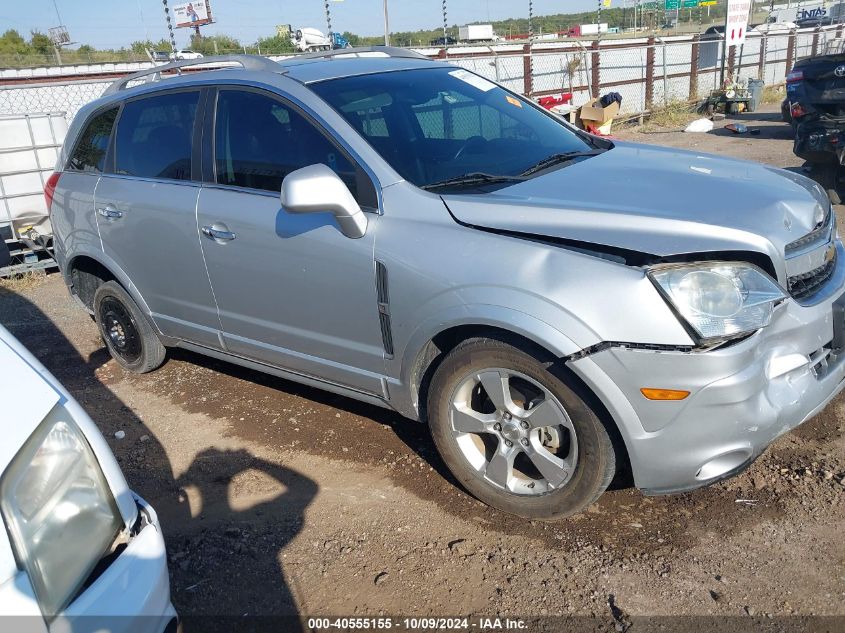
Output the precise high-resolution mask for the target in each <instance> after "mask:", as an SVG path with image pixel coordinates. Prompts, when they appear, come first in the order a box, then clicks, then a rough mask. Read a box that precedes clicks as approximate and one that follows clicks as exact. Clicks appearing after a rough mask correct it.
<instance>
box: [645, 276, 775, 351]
mask: <svg viewBox="0 0 845 633" xmlns="http://www.w3.org/2000/svg"><path fill="white" fill-rule="evenodd" d="M648 274H649V277H651V279H652V281H653V282H654V283H655V284H656V285H657V287H658V288H659V289H660V290H661V291H662V293H663V296H664V297H665V298H666V299H667V300H668V301H669V302H670V303H671V304H672V305H673V306H674V307H675V309H676V310H677V311H678V312H679V313H680V314H681V316H683V318H684V319H685V320H686V321H687V323H689V324H690V326H692V328H693V329H694V330H695V331H696V332H697V333H698V335H699V336H700V337H701V338H702V339H705V340H707V339H724V338H732V337H735V336H740V335H742V334H747V333H750V332H754V331H756V330H759V329H760V328H762V327H766V326H767V325H768V324H769V322H770V321H771V320H772V312H773V310H774V306H775V304H776V303H777V302H778V301H780V300H781V299H783V298H784V297H785V295H784V293H783V291H782V290H781V289H780V286H778V285H777V284H776V283H775V282H774V281H772V279H771V278H770V277H769V276H768V275H766V274H765V273H764V272H763V271H761V270H760V269H759V268H756V267H754V266H752V265H751V264H743V263H725V262H712V263H708V262H703V263H698V264H687V265H680V266H675V265H666V266H656V267H654V268H652V269H651V270H650V271H649V273H648Z"/></svg>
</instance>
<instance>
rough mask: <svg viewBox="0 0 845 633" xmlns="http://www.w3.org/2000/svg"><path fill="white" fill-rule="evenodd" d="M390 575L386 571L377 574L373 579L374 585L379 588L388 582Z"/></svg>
mask: <svg viewBox="0 0 845 633" xmlns="http://www.w3.org/2000/svg"><path fill="white" fill-rule="evenodd" d="M387 576H388V573H387V572H386V571H380V572H379V573H377V574H376V577H375V578H373V584H374V585H376V586H378V585H380V584H382V583H383V582H384V581H385V580H387Z"/></svg>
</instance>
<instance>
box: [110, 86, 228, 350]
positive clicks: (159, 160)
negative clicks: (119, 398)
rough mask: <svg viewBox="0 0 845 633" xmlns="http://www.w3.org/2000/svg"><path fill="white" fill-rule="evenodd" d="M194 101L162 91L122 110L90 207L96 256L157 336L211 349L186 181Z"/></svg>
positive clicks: (214, 337) (193, 202)
mask: <svg viewBox="0 0 845 633" xmlns="http://www.w3.org/2000/svg"><path fill="white" fill-rule="evenodd" d="M200 95H201V93H200V91H199V90H182V91H168V92H166V93H158V94H155V95H153V96H144V97H140V98H137V99H134V100H130V101H127V102H126V104H125V105H124V106H123V109H122V110H121V112H120V115H119V118H118V121H117V130H116V132H115V138H114V145H113V158H111V159H110V162H112V163H113V169H111V170H107V172H111V173H104V174H103V176H102V177H101V178H100V182H99V184H98V185H97V191H96V194H95V203H94V204H95V207H96V213H97V225H98V228H99V231H100V236H101V237H102V241H103V250H104V251H105V253H106V254H107V255H108V256H109V257H110V258H111V259H113V260H114V261H115V262H116V263H117V264H118V266H120V267H121V268H122V269H123V271H124V272H125V273H126V274H127V275H128V276H129V279H130V280H131V281H132V283H133V284H134V285H135V286H136V287H137V289H138V292H139V293H140V295H141V296H142V297H143V298H144V300H145V301H146V303H147V305H148V306H149V308H150V311H151V312H152V317H153V319H154V320H155V322H156V324H157V325H158V327H159V328H160V329H161V331H162V332H163V333H164V334H166V335H169V336H173V337H177V338H182V339H186V340H188V341H193V342H195V343H199V344H202V345H206V346H212V347H219V337H218V331H219V329H220V322H219V319H218V317H217V307H216V305H215V303H214V296H213V294H212V292H211V284H210V282H209V280H208V274H207V273H206V270H205V265H204V263H203V259H202V250H201V248H200V244H199V239H198V237H197V222H196V207H197V197H198V195H199V191H200V184H199V182H198V181H194V180H193V179H192V159H191V155H192V147H193V138H194V135H195V134H196V135H197V138H199V130H198V129H197V130H196V131H195V129H194V128H195V125H198V124H197V123H196V118H197V116H196V114H197V111H198V106H199V99H200ZM196 174H197V175H198V174H199V172H198V171H196Z"/></svg>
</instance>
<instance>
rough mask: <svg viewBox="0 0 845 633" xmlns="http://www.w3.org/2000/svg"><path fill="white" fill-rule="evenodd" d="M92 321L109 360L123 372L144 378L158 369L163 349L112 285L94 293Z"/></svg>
mask: <svg viewBox="0 0 845 633" xmlns="http://www.w3.org/2000/svg"><path fill="white" fill-rule="evenodd" d="M94 321H96V323H97V327H98V328H99V330H100V336H101V337H102V339H103V342H104V343H105V344H106V347H107V348H108V350H109V353H110V354H111V355H112V358H114V359H115V360H116V361H117V362H118V364H119V365H120V366H121V367H123V368H124V369H125V370H127V371H131V372H132V373H135V374H145V373H147V372H149V371H152V370H154V369H157V368H159V367H161V364H162V363H163V362H164V357H165V349H164V345H162V344H161V341H160V340H159V338H158V336H157V335H156V333H155V332H154V331H153V328H152V327H151V326H150V323H149V321H147V319H146V318H145V317H144V315H143V314H142V313H141V310H140V309H139V308H138V306H137V304H136V303H135V301H133V300H132V297H130V296H129V293H128V292H126V290H124V289H123V287H122V286H121V285H120V284H119V283H117V282H116V281H107V282H105V283H104V284H102V285H100V287H99V288H97V292H96V293H94Z"/></svg>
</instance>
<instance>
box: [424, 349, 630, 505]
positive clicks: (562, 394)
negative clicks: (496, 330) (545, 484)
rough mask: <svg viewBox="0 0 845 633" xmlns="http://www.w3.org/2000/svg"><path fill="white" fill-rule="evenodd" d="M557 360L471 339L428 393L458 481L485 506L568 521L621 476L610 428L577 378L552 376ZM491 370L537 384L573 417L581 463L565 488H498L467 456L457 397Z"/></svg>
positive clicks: (435, 431)
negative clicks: (456, 420) (458, 435)
mask: <svg viewBox="0 0 845 633" xmlns="http://www.w3.org/2000/svg"><path fill="white" fill-rule="evenodd" d="M552 360H553V359H543V360H539V359H538V358H535V356H533V355H531V354H528V353H526V352H525V351H522V350H521V349H518V348H517V347H516V346H514V345H511V344H509V342H508V341H507V340H499V339H494V338H474V339H470V340H467V341H464V342H463V343H461V344H460V345H458V346H457V347H456V348H455V349H454V350H452V351H451V352H450V353H449V354H448V355H447V356H446V358H444V359H443V362H442V363H441V364H440V366H439V367H438V368H437V370H436V372H435V373H434V376H433V377H432V381H431V385H430V389H429V392H428V404H427V406H428V409H427V411H428V418H429V420H428V422H429V426H430V428H431V434H432V436H433V438H434V443H435V445H436V446H437V449H438V451H439V452H440V455H441V457H442V458H443V461H444V462H445V463H446V466H447V467H448V468H449V470H450V471H451V472H452V474H453V475H454V476H455V478H456V479H457V480H458V481H459V482H460V483H461V484H462V485H463V486H464V487H465V488H466V489H467V490H468V491H469V492H470V493H471V494H472V495H473V496H475V497H476V498H477V499H479V500H480V501H482V502H484V503H486V504H488V505H490V506H493V507H495V508H498V509H500V510H503V511H505V512H508V513H510V514H515V515H517V516H521V517H524V518H527V519H540V520H554V519H562V518H564V517H567V516H569V515H572V514H575V513H577V512H580V511H581V510H583V509H585V508H586V507H587V506H589V505H591V504H592V503H593V502H595V501H596V500H597V499H598V498H599V497H600V496H601V495H602V493H603V492H604V491H605V490H606V489H607V487H608V485H610V482H611V480H612V479H613V476H614V474H615V472H616V453H615V451H614V448H613V444H612V442H611V438H610V436H609V434H608V432H607V429H606V428H605V426H604V424H602V422H601V420H600V419H599V418H598V417H597V416H596V414H595V413H594V412H593V410H592V409H591V408H590V407H589V405H587V403H586V402H585V401H584V399H582V398H581V397H580V396H579V395H578V394H577V393H576V388H574V385H571V384H568V383H571V382H572V381H571V379H569V378H567V377H566V376H558V375H556V374H557V373H558V372H555V373H553V372H552V371H550V368H551V365H552ZM491 367H499V368H504V369H508V370H513V371H516V372H520V373H521V374H524V375H525V376H528V377H529V378H531V379H533V380H535V381H537V382H538V383H539V384H540V385H542V386H543V387H545V388H546V389H547V390H548V391H549V392H550V393H551V394H552V395H554V397H555V398H557V400H558V401H559V403H560V404H561V405H562V406H563V407H564V409H565V410H566V413H567V414H568V415H569V418H570V420H571V422H572V425H573V427H574V429H575V433H576V436H577V442H578V460H577V463H576V464H575V468H574V472H573V473H572V475H571V478H570V479H569V480H568V481H567V482H566V483H565V484H563V485H562V486H561V487H560V488H558V489H554V490H551V491H548V492H544V493H543V494H537V495H530V496H529V495H525V494H518V493H515V492H510V491H508V490H506V489H503V488H499V487H496V486H495V485H493V484H492V483H490V482H489V481H487V480H486V479H485V478H484V477H483V475H482V474H481V473H480V472H479V470H477V469H476V468H474V467H473V466H472V465H471V464H470V462H469V461H468V459H467V458H466V457H465V455H464V453H462V452H461V449H460V448H459V446H458V442H457V440H456V439H455V436H454V434H453V431H452V428H451V421H450V414H449V409H450V406H451V403H450V400H451V398H452V394H453V393H454V392H455V390H456V389H457V388H458V385H459V384H460V383H461V381H462V380H463V379H464V378H465V377H467V376H468V375H471V374H472V373H473V372H476V371H481V370H483V369H486V368H491Z"/></svg>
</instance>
